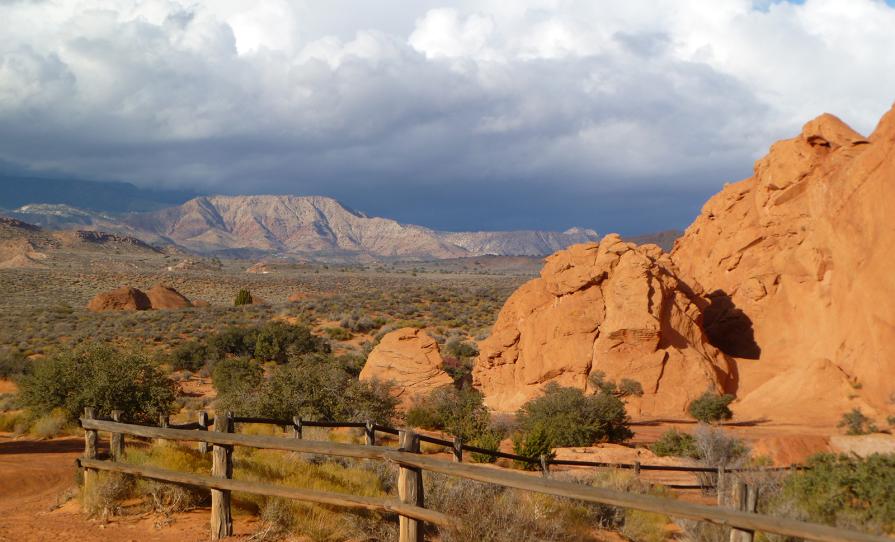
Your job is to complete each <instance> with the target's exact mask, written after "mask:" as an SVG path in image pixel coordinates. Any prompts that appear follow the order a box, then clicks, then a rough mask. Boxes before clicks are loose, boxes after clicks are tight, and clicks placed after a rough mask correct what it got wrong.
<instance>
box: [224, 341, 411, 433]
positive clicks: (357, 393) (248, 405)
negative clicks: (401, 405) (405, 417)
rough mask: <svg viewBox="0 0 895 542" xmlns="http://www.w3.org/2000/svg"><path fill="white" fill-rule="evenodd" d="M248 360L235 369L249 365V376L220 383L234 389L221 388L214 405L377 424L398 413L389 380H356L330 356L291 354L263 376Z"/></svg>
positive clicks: (258, 412)
mask: <svg viewBox="0 0 895 542" xmlns="http://www.w3.org/2000/svg"><path fill="white" fill-rule="evenodd" d="M224 363H226V362H222V363H221V364H224ZM231 363H232V362H231ZM253 363H254V362H251V361H242V362H240V364H241V365H240V369H239V370H240V371H243V370H248V371H250V372H251V376H249V377H237V378H236V379H234V380H235V382H236V383H234V384H223V385H224V389H225V390H235V392H231V391H225V392H224V393H222V394H221V395H220V396H219V402H218V405H219V408H223V409H227V410H231V411H233V412H238V413H240V414H244V415H256V416H267V417H272V418H281V419H287V420H288V419H292V417H293V416H302V417H304V418H307V419H314V420H338V421H345V420H358V421H366V420H371V421H375V422H376V423H380V424H388V423H391V421H392V420H393V419H394V418H395V417H396V415H397V412H396V407H397V400H396V399H395V397H394V394H393V393H392V387H391V384H389V383H384V382H360V381H358V380H357V379H355V378H353V377H352V375H351V374H350V373H349V372H347V371H346V370H345V368H344V367H343V366H342V365H340V364H339V363H337V362H336V361H335V360H334V358H333V357H332V356H331V355H328V354H319V353H313V354H304V355H300V356H294V357H293V358H292V360H291V361H290V362H289V363H287V364H284V365H279V366H277V367H276V368H274V369H273V370H272V371H271V373H270V375H269V376H268V377H267V378H264V376H263V374H262V373H261V372H260V367H258V366H257V363H254V365H252V364H253ZM217 374H218V369H217V367H216V368H215V375H217ZM247 382H248V383H247ZM217 385H218V383H217V380H216V381H215V386H216V387H217ZM219 390H220V388H219Z"/></svg>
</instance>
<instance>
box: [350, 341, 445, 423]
mask: <svg viewBox="0 0 895 542" xmlns="http://www.w3.org/2000/svg"><path fill="white" fill-rule="evenodd" d="M442 363H443V360H442V358H441V353H440V352H439V350H438V344H437V343H436V342H435V340H434V339H433V338H432V337H430V336H429V335H427V334H426V333H425V332H424V331H422V330H419V329H414V328H410V327H405V328H401V329H398V330H395V331H392V332H391V333H387V334H386V335H385V336H384V337H382V340H381V341H379V344H378V345H376V347H375V348H374V349H373V351H372V352H370V355H369V356H367V362H366V364H364V368H363V369H362V370H361V373H360V379H361V380H372V379H374V378H375V379H378V380H380V381H392V382H394V383H395V384H396V387H397V390H398V397H399V398H400V399H401V403H402V404H403V405H404V406H405V407H406V406H409V405H410V403H411V402H412V401H413V399H414V398H416V397H425V396H426V395H428V394H429V393H431V392H432V390H434V389H435V388H439V387H441V386H446V385H449V384H451V383H453V380H452V379H451V377H450V376H449V375H448V374H447V373H446V372H444V371H443V370H442V368H441V365H442Z"/></svg>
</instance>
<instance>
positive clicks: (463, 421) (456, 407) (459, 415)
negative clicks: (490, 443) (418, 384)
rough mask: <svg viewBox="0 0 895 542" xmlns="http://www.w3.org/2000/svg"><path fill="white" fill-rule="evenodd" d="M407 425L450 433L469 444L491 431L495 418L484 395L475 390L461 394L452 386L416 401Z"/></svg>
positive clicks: (407, 418) (437, 390)
mask: <svg viewBox="0 0 895 542" xmlns="http://www.w3.org/2000/svg"><path fill="white" fill-rule="evenodd" d="M406 421H407V423H408V424H409V425H411V426H414V427H422V428H425V429H439V430H443V431H447V432H448V433H450V434H452V435H456V436H459V437H460V438H462V439H463V440H464V441H466V442H469V441H471V440H473V439H476V438H478V437H479V436H481V435H482V434H483V433H485V432H488V431H489V430H490V429H491V415H490V413H489V412H488V408H487V407H485V403H484V398H483V397H482V394H481V393H480V392H479V391H478V390H475V389H472V388H464V389H460V390H458V389H457V388H455V387H454V386H453V385H450V384H448V385H446V386H442V387H440V388H437V389H435V390H433V391H432V393H431V394H429V396H427V397H424V398H418V399H417V400H416V401H414V403H413V405H412V406H411V407H410V409H409V410H408V411H407V416H406Z"/></svg>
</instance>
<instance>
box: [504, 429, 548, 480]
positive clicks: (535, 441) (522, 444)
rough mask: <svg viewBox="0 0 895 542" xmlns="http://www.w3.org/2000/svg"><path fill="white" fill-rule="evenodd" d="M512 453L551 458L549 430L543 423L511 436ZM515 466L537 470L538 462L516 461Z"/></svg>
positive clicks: (535, 457)
mask: <svg viewBox="0 0 895 542" xmlns="http://www.w3.org/2000/svg"><path fill="white" fill-rule="evenodd" d="M513 453H515V454H516V455H521V456H524V457H531V458H533V459H538V458H540V457H542V456H543V457H544V458H546V459H553V457H554V456H555V455H556V454H554V453H553V445H552V444H551V443H550V432H549V431H548V430H547V428H546V427H545V426H544V425H535V426H532V427H529V428H528V429H527V430H526V431H525V432H524V433H522V432H520V433H516V434H515V435H514V436H513ZM516 466H517V467H519V468H522V469H525V470H538V469H540V468H541V465H540V463H532V462H529V461H517V462H516Z"/></svg>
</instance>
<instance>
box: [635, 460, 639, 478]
mask: <svg viewBox="0 0 895 542" xmlns="http://www.w3.org/2000/svg"><path fill="white" fill-rule="evenodd" d="M634 476H640V461H635V462H634Z"/></svg>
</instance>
